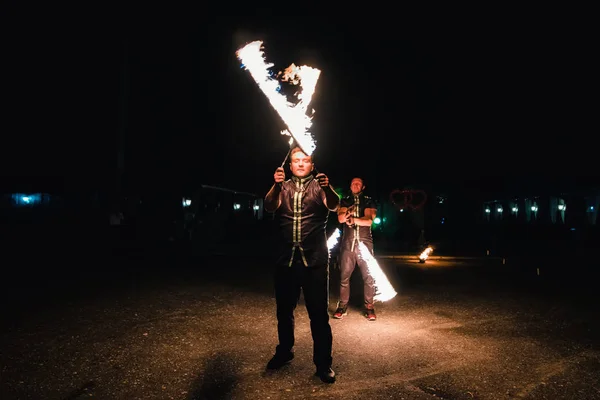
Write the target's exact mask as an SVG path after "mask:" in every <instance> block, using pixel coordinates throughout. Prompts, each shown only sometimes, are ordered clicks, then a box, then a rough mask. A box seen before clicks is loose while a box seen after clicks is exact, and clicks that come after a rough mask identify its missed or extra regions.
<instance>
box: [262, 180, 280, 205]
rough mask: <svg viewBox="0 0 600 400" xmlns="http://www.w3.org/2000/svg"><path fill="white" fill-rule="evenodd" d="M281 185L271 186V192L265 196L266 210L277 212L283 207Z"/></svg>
mask: <svg viewBox="0 0 600 400" xmlns="http://www.w3.org/2000/svg"><path fill="white" fill-rule="evenodd" d="M280 194H281V184H280V183H275V184H273V186H271V190H269V192H268V193H267V195H266V196H265V210H267V211H268V212H275V211H276V210H277V209H278V208H279V206H280V205H281V198H280V196H279V195H280Z"/></svg>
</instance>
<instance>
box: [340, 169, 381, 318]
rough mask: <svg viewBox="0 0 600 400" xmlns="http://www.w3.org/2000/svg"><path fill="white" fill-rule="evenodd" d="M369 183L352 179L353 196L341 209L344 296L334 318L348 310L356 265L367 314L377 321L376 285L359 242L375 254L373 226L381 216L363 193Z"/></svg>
mask: <svg viewBox="0 0 600 400" xmlns="http://www.w3.org/2000/svg"><path fill="white" fill-rule="evenodd" d="M364 190H365V185H364V182H363V180H362V178H354V179H352V181H351V182H350V191H351V192H352V193H351V194H350V195H348V196H346V197H344V198H343V199H342V201H341V202H340V208H339V209H338V221H339V222H340V223H341V224H344V226H343V232H342V243H341V248H340V299H339V302H338V307H337V309H336V310H335V313H334V314H333V318H336V319H342V318H343V317H344V316H345V315H346V314H347V313H348V301H349V299H350V277H351V276H352V272H353V271H354V268H355V267H356V265H358V267H359V268H360V273H361V275H362V278H363V282H364V307H365V310H364V315H365V317H366V318H367V319H368V320H369V321H375V320H376V319H377V315H375V308H374V307H373V298H374V297H375V285H374V283H375V282H374V280H373V276H372V275H371V273H370V271H369V267H368V265H367V262H366V261H365V260H364V259H363V257H361V255H360V249H359V246H358V244H359V243H363V244H364V245H365V247H366V248H367V250H368V251H369V252H371V254H373V235H372V233H371V225H372V224H373V220H374V219H375V217H376V215H377V206H376V205H375V202H374V201H373V200H372V199H371V198H370V197H368V196H365V195H364V194H363V191H364Z"/></svg>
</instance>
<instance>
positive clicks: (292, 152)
mask: <svg viewBox="0 0 600 400" xmlns="http://www.w3.org/2000/svg"><path fill="white" fill-rule="evenodd" d="M299 151H301V152H303V153H304V154H306V152H305V151H304V150H302V147H300V146H294V147H293V148H292V150H291V151H290V162H292V156H293V155H294V154H296V153H297V152H299ZM309 157H310V162H312V163H313V164H314V163H315V159H314V158H313V156H312V155H310V156H309Z"/></svg>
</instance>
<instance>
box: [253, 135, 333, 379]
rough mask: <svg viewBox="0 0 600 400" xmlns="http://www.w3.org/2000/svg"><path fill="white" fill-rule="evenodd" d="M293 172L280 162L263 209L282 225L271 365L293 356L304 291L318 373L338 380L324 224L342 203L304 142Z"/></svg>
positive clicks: (292, 156)
mask: <svg viewBox="0 0 600 400" xmlns="http://www.w3.org/2000/svg"><path fill="white" fill-rule="evenodd" d="M290 159H291V162H290V170H291V171H292V178H291V179H288V180H285V172H284V170H283V168H277V170H276V171H275V174H274V180H275V183H274V184H273V187H271V190H269V192H268V193H267V195H266V197H265V209H266V210H267V211H268V212H274V213H275V218H276V220H277V221H278V225H279V231H280V232H279V235H278V241H279V242H278V243H277V249H278V253H277V264H276V271H275V298H276V303H277V331H278V337H279V344H278V346H277V348H276V350H275V355H274V356H273V358H272V359H271V360H270V361H269V363H268V364H267V368H268V369H279V368H281V367H282V366H283V365H285V364H287V363H289V362H290V361H291V360H292V359H293V358H294V353H293V351H292V349H293V346H294V310H295V308H296V306H297V305H298V300H299V298H300V291H301V290H302V291H303V293H304V301H305V303H306V310H307V312H308V316H309V318H310V328H311V332H312V337H313V362H314V364H315V366H316V367H317V372H316V375H317V376H319V378H320V379H321V380H322V381H323V382H326V383H333V382H335V372H334V371H333V370H332V369H331V364H332V357H331V353H332V341H333V338H332V334H331V326H330V325H329V313H328V306H329V250H328V249H327V236H326V231H325V228H326V225H327V218H328V216H329V212H330V211H333V212H335V211H336V210H337V208H338V206H339V201H340V199H339V196H338V195H337V193H336V192H335V191H334V190H333V188H332V187H331V185H330V184H329V178H328V177H327V176H326V175H325V174H322V173H319V174H317V175H316V176H313V170H314V164H313V160H312V157H311V156H307V155H306V154H305V153H304V151H303V150H302V149H301V148H300V147H296V148H294V149H292V150H291V152H290Z"/></svg>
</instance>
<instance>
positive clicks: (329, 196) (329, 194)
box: [315, 173, 340, 212]
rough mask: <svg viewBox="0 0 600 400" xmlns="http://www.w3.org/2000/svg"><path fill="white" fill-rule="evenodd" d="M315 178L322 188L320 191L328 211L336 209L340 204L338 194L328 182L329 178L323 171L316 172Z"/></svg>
mask: <svg viewBox="0 0 600 400" xmlns="http://www.w3.org/2000/svg"><path fill="white" fill-rule="evenodd" d="M315 178H316V179H317V181H318V182H319V185H320V186H321V189H323V191H322V192H321V193H322V198H323V203H325V207H327V209H328V210H329V211H332V212H335V211H337V209H338V207H339V206H340V196H339V195H338V194H337V193H336V192H335V190H333V188H332V187H331V185H330V184H329V178H328V177H327V175H325V174H323V173H319V174H317V176H315Z"/></svg>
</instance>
